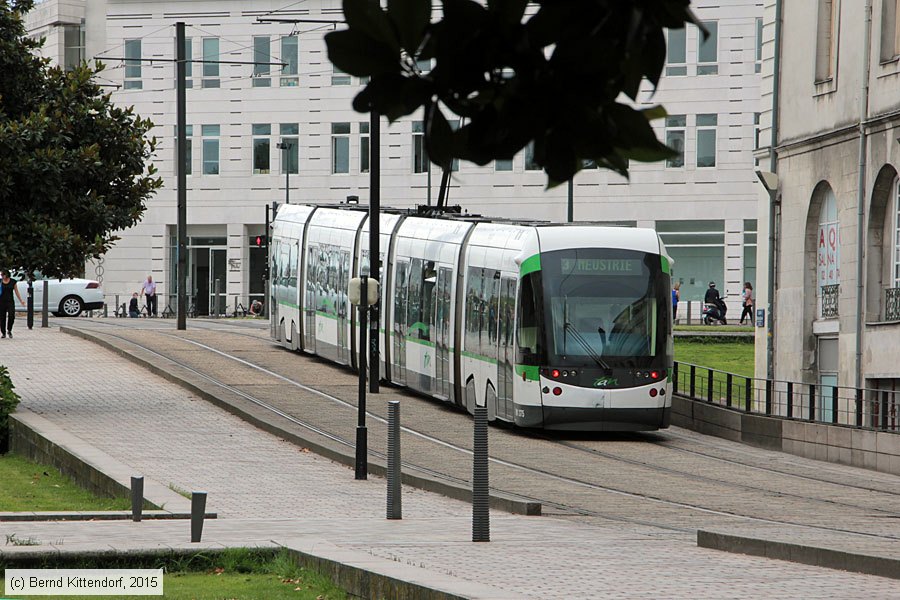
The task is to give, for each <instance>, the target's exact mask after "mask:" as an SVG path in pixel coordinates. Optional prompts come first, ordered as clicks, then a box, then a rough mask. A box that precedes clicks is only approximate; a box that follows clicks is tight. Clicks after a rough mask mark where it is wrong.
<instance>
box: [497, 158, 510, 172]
mask: <svg viewBox="0 0 900 600" xmlns="http://www.w3.org/2000/svg"><path fill="white" fill-rule="evenodd" d="M494 170H496V171H512V170H513V161H512V159H511V158H507V159H503V158H498V159H497V160H496V161H494Z"/></svg>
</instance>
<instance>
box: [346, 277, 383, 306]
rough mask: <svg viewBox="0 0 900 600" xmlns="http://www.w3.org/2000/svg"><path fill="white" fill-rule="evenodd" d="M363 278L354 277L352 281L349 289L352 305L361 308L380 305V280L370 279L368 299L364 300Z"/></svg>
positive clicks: (367, 289)
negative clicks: (361, 306) (360, 306)
mask: <svg viewBox="0 0 900 600" xmlns="http://www.w3.org/2000/svg"><path fill="white" fill-rule="evenodd" d="M362 281H363V279H362V277H354V278H353V279H351V280H350V285H349V286H348V288H347V295H348V296H349V297H350V304H353V305H356V306H359V305H360V304H362V305H363V306H372V305H373V304H377V303H378V280H377V279H372V278H371V277H369V278H368V281H367V282H366V298H365V299H363V298H362Z"/></svg>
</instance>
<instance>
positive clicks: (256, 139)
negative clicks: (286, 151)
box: [251, 123, 272, 175]
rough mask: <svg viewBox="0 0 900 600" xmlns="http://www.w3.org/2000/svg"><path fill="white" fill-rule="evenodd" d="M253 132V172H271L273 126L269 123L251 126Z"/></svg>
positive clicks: (262, 173) (259, 173) (255, 173)
mask: <svg viewBox="0 0 900 600" xmlns="http://www.w3.org/2000/svg"><path fill="white" fill-rule="evenodd" d="M251 133H252V134H253V174H254V175H264V174H267V173H269V172H270V169H271V166H270V156H269V155H270V152H271V147H272V140H271V135H272V126H271V125H269V124H268V123H265V124H261V125H253V126H251Z"/></svg>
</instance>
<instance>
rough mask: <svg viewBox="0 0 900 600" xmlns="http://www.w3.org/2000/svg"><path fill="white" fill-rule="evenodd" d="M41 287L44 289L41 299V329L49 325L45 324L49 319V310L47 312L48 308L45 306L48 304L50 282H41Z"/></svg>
mask: <svg viewBox="0 0 900 600" xmlns="http://www.w3.org/2000/svg"><path fill="white" fill-rule="evenodd" d="M41 285H42V286H43V288H44V289H43V294H44V297H43V298H42V299H41V327H49V326H50V324H49V323H48V322H47V320H48V318H49V317H48V315H47V313H49V312H50V310H49V307H48V306H47V304H48V303H49V302H50V298H49V296H50V291H49V289H50V282H49V281H47V280H46V279H45V280H44V281H43V282H41Z"/></svg>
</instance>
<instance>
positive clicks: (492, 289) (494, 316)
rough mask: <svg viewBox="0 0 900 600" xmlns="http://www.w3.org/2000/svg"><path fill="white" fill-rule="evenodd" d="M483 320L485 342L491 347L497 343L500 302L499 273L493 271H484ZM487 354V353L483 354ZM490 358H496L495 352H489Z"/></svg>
mask: <svg viewBox="0 0 900 600" xmlns="http://www.w3.org/2000/svg"><path fill="white" fill-rule="evenodd" d="M484 280H485V290H484V295H485V319H484V326H485V329H487V338H486V340H484V341H486V342H487V343H489V344H490V345H491V346H494V345H495V344H496V343H497V326H498V322H499V318H498V312H499V307H498V303H499V301H500V271H495V270H493V269H490V270H486V271H485V279H484ZM485 354H488V352H485ZM490 355H491V356H496V353H495V352H493V351H492V352H490Z"/></svg>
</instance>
